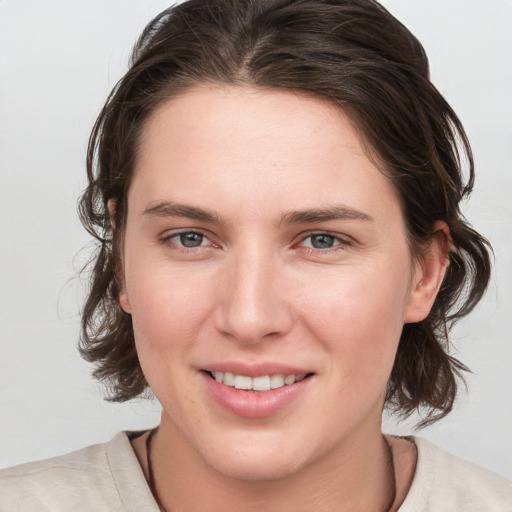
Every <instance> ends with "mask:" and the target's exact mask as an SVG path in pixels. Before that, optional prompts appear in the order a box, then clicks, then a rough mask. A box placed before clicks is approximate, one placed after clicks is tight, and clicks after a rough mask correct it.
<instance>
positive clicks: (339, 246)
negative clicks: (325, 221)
mask: <svg viewBox="0 0 512 512" xmlns="http://www.w3.org/2000/svg"><path fill="white" fill-rule="evenodd" d="M314 237H326V238H330V239H332V241H333V244H334V245H332V246H331V247H325V248H322V249H321V248H317V247H312V246H309V247H308V246H303V247H304V248H305V249H306V250H309V251H313V252H315V253H318V252H320V253H326V252H332V251H339V250H344V249H345V248H346V247H349V246H350V245H352V243H351V241H350V240H348V239H347V238H345V237H341V236H339V235H335V234H334V233H329V232H328V231H318V232H315V233H309V234H308V235H307V236H305V237H304V238H302V240H301V241H300V243H299V245H301V244H303V243H304V242H305V241H306V240H308V239H313V238H314Z"/></svg>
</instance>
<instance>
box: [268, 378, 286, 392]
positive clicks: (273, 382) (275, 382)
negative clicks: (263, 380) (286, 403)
mask: <svg viewBox="0 0 512 512" xmlns="http://www.w3.org/2000/svg"><path fill="white" fill-rule="evenodd" d="M283 386H284V375H272V377H270V389H277V388H282V387H283Z"/></svg>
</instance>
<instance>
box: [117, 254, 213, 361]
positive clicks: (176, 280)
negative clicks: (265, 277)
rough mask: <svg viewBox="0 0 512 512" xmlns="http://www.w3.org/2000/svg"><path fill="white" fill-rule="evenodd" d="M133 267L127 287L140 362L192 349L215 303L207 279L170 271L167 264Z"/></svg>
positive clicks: (128, 277)
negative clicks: (134, 270)
mask: <svg viewBox="0 0 512 512" xmlns="http://www.w3.org/2000/svg"><path fill="white" fill-rule="evenodd" d="M134 263H136V262H134ZM134 268H136V269H137V272H132V273H130V272H127V283H126V285H127V293H128V295H129V298H130V305H131V310H132V321H133V328H134V334H135V340H136V345H137V351H138V352H139V356H140V358H141V362H142V359H144V360H146V359H147V360H149V359H150V358H151V359H154V360H157V359H158V358H155V354H161V355H163V354H164V353H166V352H167V353H169V352H173V353H177V352H182V351H185V350H187V349H189V348H191V347H192V346H193V345H194V343H195V341H196V340H197V339H198V338H200V332H201V330H202V329H204V328H205V324H206V322H205V319H206V318H208V316H209V314H210V312H211V307H212V303H213V302H214V298H213V297H212V291H211V290H210V289H209V288H210V286H209V280H208V279H205V278H204V276H202V277H201V276H199V275H195V274H194V273H191V272H190V271H187V272H182V271H176V269H173V270H172V271H171V270H170V269H169V268H168V265H161V266H160V265H157V264H154V265H151V266H150V268H147V269H146V270H143V269H142V267H141V266H137V267H135V266H134ZM128 269H129V267H128ZM165 359H166V361H167V358H165ZM169 364H170V363H169Z"/></svg>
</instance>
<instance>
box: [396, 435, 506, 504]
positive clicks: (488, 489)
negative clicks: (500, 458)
mask: <svg viewBox="0 0 512 512" xmlns="http://www.w3.org/2000/svg"><path fill="white" fill-rule="evenodd" d="M414 442H415V444H416V446H417V448H418V463H417V467H416V473H415V476H414V480H413V482H412V485H411V488H410V490H409V494H408V495H407V498H406V500H405V501H404V503H403V505H402V507H401V508H400V512H409V511H411V512H412V511H420V510H421V511H422V512H423V511H425V512H427V511H429V512H430V511H432V512H434V511H435V512H444V511H447V512H448V511H450V512H451V511H453V510H463V511H464V512H484V511H486V512H487V511H491V510H492V511H493V512H512V483H511V482H509V481H508V480H505V479H504V478H502V477H500V476H498V475H496V474H495V473H493V472H491V471H489V470H487V469H484V468H482V467H480V466H478V465H476V464H473V463H471V462H468V461H465V460H463V459H461V458H459V457H456V456H454V455H451V454H450V453H447V452H445V451H444V450H441V449H440V448H438V447H437V446H435V445H434V444H432V443H430V442H429V441H427V440H426V439H422V438H417V437H416V438H414Z"/></svg>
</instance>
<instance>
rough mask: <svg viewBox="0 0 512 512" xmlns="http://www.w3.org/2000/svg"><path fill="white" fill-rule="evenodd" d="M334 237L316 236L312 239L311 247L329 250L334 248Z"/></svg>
mask: <svg viewBox="0 0 512 512" xmlns="http://www.w3.org/2000/svg"><path fill="white" fill-rule="evenodd" d="M333 243H334V237H333V236H330V235H315V236H313V237H312V239H311V245H312V246H313V247H314V248H315V249H328V248H330V247H332V245H333Z"/></svg>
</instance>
